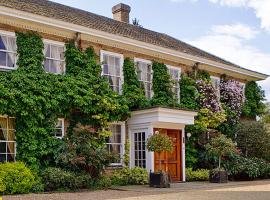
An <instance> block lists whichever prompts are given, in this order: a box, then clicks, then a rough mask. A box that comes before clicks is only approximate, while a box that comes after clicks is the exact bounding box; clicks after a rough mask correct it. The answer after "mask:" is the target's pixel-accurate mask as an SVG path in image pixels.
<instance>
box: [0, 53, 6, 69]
mask: <svg viewBox="0 0 270 200" xmlns="http://www.w3.org/2000/svg"><path fill="white" fill-rule="evenodd" d="M0 66H5V67H6V66H7V53H5V52H1V51H0Z"/></svg>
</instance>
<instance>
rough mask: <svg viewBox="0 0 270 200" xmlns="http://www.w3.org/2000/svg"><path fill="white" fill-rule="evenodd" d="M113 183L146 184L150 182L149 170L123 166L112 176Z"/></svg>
mask: <svg viewBox="0 0 270 200" xmlns="http://www.w3.org/2000/svg"><path fill="white" fill-rule="evenodd" d="M110 178H111V182H112V185H145V184H147V183H148V172H147V171H146V170H145V169H143V168H140V167H135V168H132V169H130V168H127V167H126V168H123V169H121V170H117V171H115V172H113V174H112V175H111V176H110Z"/></svg>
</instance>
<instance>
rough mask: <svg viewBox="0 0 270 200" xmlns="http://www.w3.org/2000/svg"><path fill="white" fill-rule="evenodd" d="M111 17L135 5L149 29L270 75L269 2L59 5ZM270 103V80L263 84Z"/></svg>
mask: <svg viewBox="0 0 270 200" xmlns="http://www.w3.org/2000/svg"><path fill="white" fill-rule="evenodd" d="M54 1H55V2H59V3H62V4H66V5H69V6H72V7H77V8H80V9H84V10H87V11H90V12H93V13H96V14H100V15H103V16H107V17H112V13H111V8H112V7H113V6H114V5H116V4H118V3H120V2H122V3H126V4H128V5H130V6H131V8H132V10H131V18H135V17H136V18H137V19H139V20H140V24H141V25H142V26H143V27H144V28H148V29H151V30H155V31H158V32H162V33H166V34H169V35H171V36H173V37H176V38H178V39H180V40H183V41H185V42H188V43H190V44H192V45H194V46H197V47H199V48H201V49H204V50H206V51H208V52H211V53H213V54H215V55H217V56H220V57H222V58H225V59H227V60H229V61H231V62H234V63H236V64H239V65H241V66H243V67H245V68H248V69H252V70H255V71H259V72H263V73H266V74H269V75H270V0H147V1H146V0H91V1H86V0H54ZM260 85H261V86H262V87H263V89H265V91H266V96H267V100H268V101H270V78H269V79H268V80H266V81H262V82H260Z"/></svg>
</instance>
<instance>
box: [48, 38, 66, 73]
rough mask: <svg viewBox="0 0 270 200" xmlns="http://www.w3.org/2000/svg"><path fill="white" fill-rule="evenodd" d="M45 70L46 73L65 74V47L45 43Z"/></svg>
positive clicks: (53, 43)
mask: <svg viewBox="0 0 270 200" xmlns="http://www.w3.org/2000/svg"><path fill="white" fill-rule="evenodd" d="M44 55H45V62H44V68H45V71H46V72H51V73H54V74H65V72H66V64H65V45H64V43H60V42H55V41H49V40H45V41H44Z"/></svg>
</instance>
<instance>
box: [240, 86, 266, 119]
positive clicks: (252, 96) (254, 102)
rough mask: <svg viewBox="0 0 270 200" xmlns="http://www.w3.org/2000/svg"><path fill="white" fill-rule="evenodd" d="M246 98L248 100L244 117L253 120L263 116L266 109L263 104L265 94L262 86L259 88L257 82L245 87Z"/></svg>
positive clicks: (244, 108)
mask: <svg viewBox="0 0 270 200" xmlns="http://www.w3.org/2000/svg"><path fill="white" fill-rule="evenodd" d="M245 97H246V100H245V103H244V106H243V110H242V114H243V116H246V117H251V118H255V117H256V116H261V115H262V114H263V113H264V109H265V105H264V103H263V101H264V99H265V94H264V91H263V90H262V88H261V86H259V85H258V84H257V83H256V82H255V81H251V82H249V83H247V84H246V87H245Z"/></svg>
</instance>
